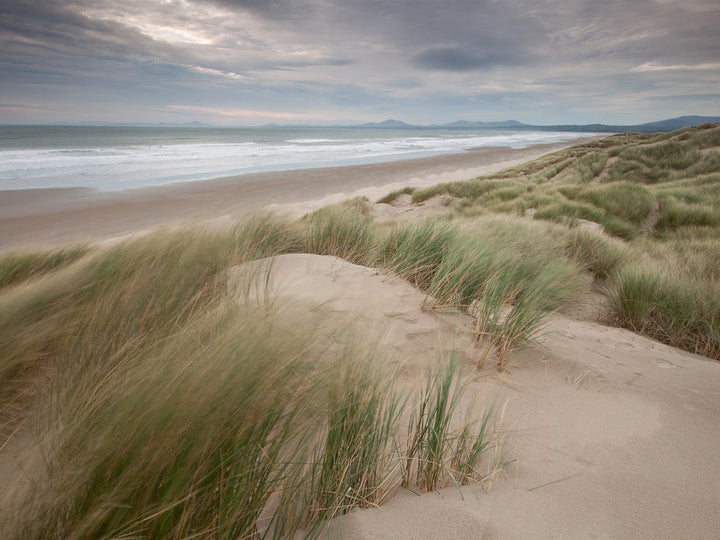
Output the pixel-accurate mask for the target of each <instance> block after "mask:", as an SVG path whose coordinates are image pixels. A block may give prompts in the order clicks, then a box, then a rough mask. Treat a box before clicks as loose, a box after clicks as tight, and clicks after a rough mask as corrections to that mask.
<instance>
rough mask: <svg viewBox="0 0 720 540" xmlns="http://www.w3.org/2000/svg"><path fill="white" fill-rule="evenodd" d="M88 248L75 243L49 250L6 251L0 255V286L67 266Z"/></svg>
mask: <svg viewBox="0 0 720 540" xmlns="http://www.w3.org/2000/svg"><path fill="white" fill-rule="evenodd" d="M88 250H89V248H88V247H87V246H85V245H75V246H69V247H66V248H60V249H54V250H51V251H42V250H41V251H28V252H22V251H17V252H11V253H6V254H4V255H2V256H0V288H2V287H7V286H8V285H12V284H13V283H18V282H21V281H25V280H27V279H30V278H32V277H37V276H40V275H43V274H46V273H48V272H51V271H53V270H56V269H58V268H62V267H63V266H67V265H68V264H70V263H72V262H74V261H76V260H77V259H79V258H80V257H82V256H83V255H85V254H86V253H87V252H88Z"/></svg>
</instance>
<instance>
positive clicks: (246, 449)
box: [0, 126, 720, 538]
mask: <svg viewBox="0 0 720 540" xmlns="http://www.w3.org/2000/svg"><path fill="white" fill-rule="evenodd" d="M719 145H720V126H700V127H697V128H689V129H685V130H680V131H679V132H675V133H672V134H663V135H633V134H623V135H620V136H614V137H609V138H607V139H604V140H601V141H595V142H592V143H589V144H587V145H581V146H579V147H574V148H571V149H568V150H566V151H563V152H560V153H556V154H553V155H550V156H545V157H544V158H541V159H540V160H537V161H536V162H531V163H528V164H524V165H522V166H519V167H515V168H513V169H509V170H507V171H504V172H502V173H500V174H498V175H493V176H492V177H487V178H481V179H477V180H473V181H469V182H463V183H459V184H445V185H441V186H438V187H435V188H432V189H430V190H419V191H413V192H412V195H413V198H414V199H415V200H422V198H424V197H430V196H433V195H434V194H439V193H450V194H452V195H454V196H456V197H460V198H461V199H463V201H462V203H461V204H460V205H459V206H458V208H457V210H455V212H454V213H453V214H452V216H453V218H451V219H446V218H434V219H430V220H426V221H423V222H417V223H408V222H397V223H393V224H376V223H374V222H373V221H372V218H371V215H370V212H369V210H368V203H367V201H365V200H361V199H357V200H353V201H348V202H346V203H343V204H340V205H335V206H332V207H328V208H324V209H321V210H319V211H318V212H314V213H312V214H310V215H308V216H306V217H305V218H304V219H302V220H299V221H296V222H289V221H284V220H281V219H278V218H274V217H272V216H261V217H254V218H249V219H247V220H245V221H244V222H242V223H240V224H238V225H237V226H236V227H232V228H228V229H187V230H176V231H166V232H161V233H156V234H153V235H149V236H146V237H141V238H136V239H131V240H127V241H125V242H122V243H120V244H117V245H115V246H112V247H106V248H102V249H101V248H93V249H89V248H87V247H82V246H80V247H70V248H67V249H65V250H58V251H52V252H37V253H32V254H9V255H5V256H2V257H0V448H2V445H3V443H4V442H5V441H7V440H8V438H10V437H12V436H13V433H15V432H17V430H20V429H22V430H25V431H26V432H32V433H35V434H36V436H37V438H38V450H39V456H40V458H41V459H40V462H39V464H40V466H39V469H38V470H39V472H37V473H32V474H33V475H35V474H37V476H33V477H32V478H31V480H32V481H31V482H30V483H29V484H28V485H29V488H28V490H27V492H26V493H24V495H23V496H22V497H20V498H18V499H16V500H15V501H14V504H15V505H16V506H14V507H13V508H12V509H9V510H8V511H6V512H4V516H3V519H2V522H0V535H1V536H2V537H3V538H48V537H51V538H61V537H62V538H65V537H123V538H129V537H167V538H187V537H208V536H212V537H218V538H243V537H249V536H253V535H256V534H260V535H265V536H268V537H281V536H282V537H288V536H293V535H296V534H300V535H306V536H309V537H317V536H319V535H320V534H321V533H322V531H323V527H325V525H326V523H327V520H328V519H330V518H332V517H334V516H336V515H339V514H342V513H344V512H347V511H349V510H350V509H352V508H355V507H369V506H375V505H378V504H381V503H382V502H384V501H385V500H386V499H387V497H389V496H390V495H391V494H392V493H393V491H394V490H396V489H397V488H398V487H399V486H400V485H401V484H404V485H406V486H408V487H410V488H413V489H414V488H417V489H419V490H421V491H429V490H433V489H437V488H438V487H441V486H443V485H447V484H448V483H454V484H457V485H462V484H464V483H467V482H477V481H480V482H483V481H486V480H487V479H488V478H489V476H488V475H492V474H493V472H494V471H495V470H496V467H498V466H501V465H502V464H503V462H504V461H503V460H504V457H503V459H501V460H500V461H498V460H497V459H491V457H490V454H491V453H492V452H490V450H493V449H496V450H498V449H501V447H502V441H501V440H500V438H499V435H498V427H497V424H498V422H499V419H498V416H497V413H496V412H495V411H494V410H493V409H492V408H491V407H490V408H485V409H484V410H482V411H480V412H478V411H477V409H472V412H468V411H469V409H468V408H467V406H466V401H467V398H466V396H464V394H463V393H464V391H465V385H464V382H463V380H462V377H461V369H460V367H459V366H458V364H457V363H455V362H448V363H444V362H440V361H439V362H438V366H437V368H436V369H435V370H434V371H433V372H432V373H430V374H429V375H428V378H427V380H426V382H425V385H424V387H423V390H422V391H421V392H420V394H419V395H409V394H406V393H404V391H403V390H401V389H398V388H397V387H396V386H394V385H393V384H392V381H393V380H394V378H393V374H392V373H391V372H388V371H386V370H385V368H384V367H383V362H382V359H381V358H377V353H376V351H374V350H373V349H372V347H369V346H367V341H368V339H369V338H368V336H363V337H364V344H363V346H358V343H357V342H351V341H348V344H347V345H348V346H347V347H344V348H341V349H331V348H327V347H323V346H322V344H318V343H317V342H315V341H314V339H315V338H314V333H313V330H312V328H305V327H304V326H303V324H304V323H303V321H302V320H293V319H292V317H290V316H289V314H290V310H283V307H287V306H277V305H276V304H275V303H274V302H272V298H271V297H272V295H271V292H269V291H268V292H267V294H266V297H267V299H268V300H269V301H268V302H257V301H256V302H244V303H243V302H239V303H236V302H233V301H231V300H230V299H229V295H228V293H229V291H228V284H227V275H226V272H227V269H228V268H229V267H231V266H233V265H235V264H238V263H242V262H246V261H250V260H253V259H256V258H262V257H267V256H271V255H274V254H280V253H292V252H311V253H318V254H329V255H335V256H338V257H342V258H344V259H347V260H349V261H351V262H354V263H358V264H365V265H370V266H377V267H382V268H386V269H390V270H393V271H394V272H396V273H397V274H398V275H400V276H402V277H404V278H406V279H408V280H410V281H411V282H412V283H414V284H415V285H416V286H418V287H419V288H421V289H422V290H424V291H426V292H427V293H428V294H430V295H432V296H433V297H434V298H435V299H436V301H437V302H438V305H440V306H447V305H450V306H455V307H457V308H461V309H469V310H471V311H473V312H474V313H475V315H476V316H477V327H476V332H477V338H478V346H479V347H480V348H481V357H489V355H490V354H491V353H493V354H494V355H495V357H496V359H497V367H498V368H499V369H500V370H504V369H507V368H508V366H509V365H510V363H511V359H512V355H511V353H512V351H513V350H516V349H518V348H522V347H524V346H526V345H527V344H529V343H532V342H533V341H534V340H536V339H537V337H538V336H539V335H541V334H542V332H543V324H544V321H545V318H546V316H547V315H548V314H549V313H552V312H553V311H555V310H558V309H562V308H563V307H564V306H567V305H568V304H571V303H572V302H573V301H574V299H575V298H577V296H578V295H579V294H580V292H581V291H582V290H583V287H586V285H583V274H584V273H587V274H590V275H592V277H593V278H594V280H595V284H596V285H595V286H596V287H599V288H600V290H602V291H603V292H604V294H605V295H606V296H607V298H608V303H609V317H611V319H612V320H613V321H615V322H616V323H617V324H618V325H621V326H624V327H627V328H630V329H632V330H634V331H637V332H641V333H644V334H647V335H650V336H653V337H655V338H657V339H659V340H661V341H664V342H666V343H670V344H672V345H675V346H679V347H682V348H684V349H686V350H690V351H693V352H697V353H700V354H704V355H707V356H709V357H711V358H716V359H720V296H719V295H718V293H717V291H719V290H720V270H718V265H717V261H718V258H719V257H720V251H718V245H719V244H718V242H719V241H720V221H719V220H718V219H717V216H716V214H717V212H716V210H715V209H716V208H717V207H718V205H719V204H720V188H719V187H718V185H720V184H719V183H718V179H719V178H720V176H719V175H720V159H718V157H717V151H716V149H717V147H718V146H719ZM407 191H408V192H409V191H411V190H407ZM657 204H659V216H658V221H657V223H656V224H655V228H654V229H651V230H650V231H649V232H644V231H642V230H641V224H642V223H643V222H644V221H645V220H646V218H647V217H648V214H649V213H650V212H651V211H652V210H653V209H654V208H656V205H657ZM528 209H533V210H534V211H535V218H536V219H527V218H526V217H523V214H524V213H525V211H526V210H528ZM580 219H590V220H592V221H597V222H598V223H600V224H601V225H602V227H603V229H604V230H588V229H585V228H582V227H581V226H580V225H579V220H580ZM408 416H410V418H409V419H408V422H407V426H408V434H407V437H403V436H401V435H400V434H401V433H402V434H403V435H405V434H404V433H403V427H402V425H403V419H407V418H408ZM1 451H2V450H0V452H1ZM498 452H499V455H501V456H504V454H503V452H502V451H500V450H498Z"/></svg>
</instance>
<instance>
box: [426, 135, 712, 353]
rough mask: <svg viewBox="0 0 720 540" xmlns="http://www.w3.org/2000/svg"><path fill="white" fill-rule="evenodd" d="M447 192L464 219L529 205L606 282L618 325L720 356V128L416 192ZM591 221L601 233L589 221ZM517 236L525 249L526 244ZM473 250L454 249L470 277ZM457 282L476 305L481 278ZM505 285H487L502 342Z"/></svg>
mask: <svg viewBox="0 0 720 540" xmlns="http://www.w3.org/2000/svg"><path fill="white" fill-rule="evenodd" d="M446 193H447V194H451V195H453V196H455V197H459V198H460V199H461V202H460V204H459V205H457V207H456V210H455V212H454V215H455V216H456V217H458V218H460V219H459V221H467V220H468V219H471V218H473V219H474V218H476V217H477V216H481V217H482V216H486V217H490V216H492V215H494V214H497V213H504V214H509V215H514V216H524V215H525V214H526V213H528V212H529V213H530V215H532V216H533V217H534V220H536V221H537V220H542V221H551V222H555V223H557V224H558V226H559V227H562V228H564V230H560V229H559V228H558V229H554V230H553V231H552V232H551V230H550V229H548V230H547V232H546V234H550V235H552V236H553V238H554V241H555V242H556V245H558V246H563V247H564V250H565V252H564V254H562V256H564V257H567V258H569V259H571V260H573V261H574V262H575V263H576V264H578V265H580V267H581V268H583V269H584V270H586V271H588V272H591V273H592V275H593V277H594V279H595V280H596V281H597V282H598V283H599V284H601V285H603V287H601V288H600V289H599V290H600V291H601V292H604V293H605V294H606V295H607V296H608V298H609V300H610V301H609V313H608V320H610V321H613V322H615V323H616V324H619V325H621V326H624V327H627V328H630V329H632V330H635V331H638V332H642V333H645V334H648V335H651V336H652V337H654V338H656V339H659V340H661V341H663V342H665V343H669V344H672V345H676V346H679V347H682V348H684V349H687V350H690V351H692V352H698V353H700V354H705V355H708V356H710V357H711V358H715V359H720V353H718V347H717V339H718V327H719V326H720V322H718V315H717V310H716V305H717V299H716V294H715V291H717V290H720V277H719V274H720V272H719V271H717V268H718V264H717V261H718V260H719V259H718V257H719V256H720V253H718V251H717V245H718V241H720V211H719V210H718V208H720V125H718V124H704V125H701V126H696V127H691V128H685V129H681V130H678V131H675V132H672V133H663V134H639V133H635V134H634V133H627V134H621V135H615V136H611V137H607V138H605V139H602V140H599V141H593V142H590V143H587V144H582V145H578V146H575V147H572V148H568V149H566V150H562V151H560V152H556V153H554V154H550V155H548V156H545V157H543V158H540V159H538V160H535V161H532V162H529V163H525V164H523V165H520V166H518V167H514V168H511V169H508V170H506V171H502V172H500V173H497V174H493V175H489V176H484V177H480V178H477V179H474V180H467V181H463V182H455V183H449V184H440V185H437V186H433V187H431V188H427V189H423V190H418V191H415V192H414V193H413V199H414V200H415V201H422V200H424V199H426V198H429V197H432V196H435V195H439V194H446ZM582 220H587V221H591V222H595V223H597V224H599V225H600V226H601V231H589V230H585V229H583V228H581V227H580V225H582ZM613 237H614V238H613ZM511 243H512V244H513V245H516V246H517V239H513V240H512V241H511ZM473 249H480V248H475V247H470V246H469V247H468V248H467V254H466V255H464V256H458V255H457V254H456V255H454V258H453V263H454V265H455V267H456V268H457V269H458V273H463V272H468V271H469V268H470V267H471V266H472V265H470V264H469V263H468V262H467V260H468V259H469V258H471V257H472V255H471V254H472V251H473ZM548 250H549V251H548V253H552V252H554V251H553V250H552V248H548ZM554 253H556V252H554ZM445 279H446V281H447V282H448V284H450V283H452V284H453V285H452V286H453V287H454V288H455V289H454V290H456V291H458V292H457V294H456V296H457V297H458V298H461V299H462V300H460V301H461V302H465V301H467V298H468V297H469V296H468V295H467V294H465V293H461V292H459V291H461V289H462V287H461V286H460V282H462V281H465V282H470V281H472V279H474V278H470V277H458V278H452V279H451V278H450V277H447V278H445ZM481 281H482V280H480V279H477V280H476V283H480V282H481ZM498 283H499V282H498ZM473 287H474V286H470V288H473ZM504 289H509V287H502V286H500V285H499V284H497V283H496V284H494V285H493V287H492V290H491V289H490V288H487V287H485V288H484V289H483V291H484V292H483V294H484V295H485V296H484V298H485V300H483V301H482V305H484V306H485V309H486V310H488V313H486V314H485V315H484V318H485V319H486V320H487V321H489V322H487V323H483V324H484V326H486V327H489V328H492V329H493V331H492V332H493V333H495V334H496V335H497V336H498V339H500V338H499V332H500V326H502V324H501V322H503V321H504V318H505V316H506V314H507V312H508V308H509V306H508V305H507V303H506V302H505V301H504V300H503V299H502V298H503V297H512V296H513V294H511V293H510V292H508V293H507V294H506V293H502V292H500V291H501V290H504ZM491 293H492V294H491ZM515 296H517V295H515ZM645 304H648V305H649V306H650V307H648V306H645ZM491 305H495V306H496V307H495V309H493V308H491V307H490V306H491ZM633 306H635V307H633ZM643 306H645V307H643ZM646 308H647V309H646ZM493 321H498V325H500V326H498V327H497V328H495V326H496V325H495V323H494V322H493ZM481 326H482V324H481ZM498 346H499V347H500V348H502V344H498Z"/></svg>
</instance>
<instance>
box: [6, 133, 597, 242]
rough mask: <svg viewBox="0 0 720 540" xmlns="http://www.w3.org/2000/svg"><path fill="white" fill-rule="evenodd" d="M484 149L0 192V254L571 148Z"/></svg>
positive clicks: (390, 186)
mask: <svg viewBox="0 0 720 540" xmlns="http://www.w3.org/2000/svg"><path fill="white" fill-rule="evenodd" d="M584 140H591V139H575V140H573V141H569V142H564V143H551V144H538V145H531V146H528V147H526V148H521V149H512V148H508V147H491V148H478V149H473V150H468V151H465V152H461V153H454V154H443V155H438V156H432V157H425V158H418V159H407V160H399V161H390V162H384V163H368V164H362V165H349V166H340V167H319V168H312V169H299V170H284V171H275V172H260V173H250V174H243V175H237V176H229V177H223V178H217V179H212V180H203V181H192V182H175V183H171V184H165V185H161V186H156V187H145V188H138V189H129V190H124V191H116V192H106V191H97V190H94V189H89V188H53V189H31V190H5V191H2V192H0V251H7V250H10V249H20V248H31V247H52V246H57V245H61V244H65V243H73V242H92V241H98V240H103V239H107V238H112V237H117V236H123V235H127V234H132V233H137V232H138V231H142V230H145V229H150V228H154V227H158V226H168V225H178V224H182V223H188V222H192V221H207V220H209V219H215V218H218V217H221V216H229V217H231V218H233V219H236V218H239V217H241V216H243V215H247V214H248V213H253V212H262V211H273V212H278V213H283V214H286V215H290V216H293V217H298V216H299V215H302V214H303V213H305V212H308V211H312V210H315V209H317V208H320V207H322V206H324V205H326V204H331V203H334V202H340V201H342V200H344V199H346V198H349V197H357V196H365V197H368V198H369V199H370V200H371V201H372V202H375V200H377V199H379V198H380V197H382V196H383V195H385V194H387V193H388V192H390V191H392V190H395V189H400V188H402V187H405V186H413V187H423V186H429V185H433V184H437V183H441V182H451V181H456V180H466V179H470V178H474V177H476V176H480V175H483V174H490V173H493V172H497V171H500V170H503V169H505V168H508V167H512V166H514V165H518V164H520V163H523V162H525V161H529V160H532V159H536V158H538V157H540V156H542V155H544V154H547V153H550V152H554V151H557V150H560V149H562V148H567V147H569V146H572V145H574V144H579V143H581V142H583V141H584Z"/></svg>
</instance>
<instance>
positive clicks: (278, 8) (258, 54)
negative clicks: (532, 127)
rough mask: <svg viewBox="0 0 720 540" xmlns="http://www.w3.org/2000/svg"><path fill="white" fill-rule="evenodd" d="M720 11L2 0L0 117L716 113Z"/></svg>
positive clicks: (476, 2) (554, 0)
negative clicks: (224, 111)
mask: <svg viewBox="0 0 720 540" xmlns="http://www.w3.org/2000/svg"><path fill="white" fill-rule="evenodd" d="M718 27H720V6H719V5H717V2H716V1H715V0H682V1H675V0H662V1H661V0H607V1H604V2H597V1H595V0H518V1H514V2H506V1H500V0H482V1H481V0H472V1H471V0H445V1H438V0H392V1H388V0H354V1H352V2H348V1H341V0H269V1H268V0H206V1H199V0H170V1H169V2H162V3H160V2H147V1H144V0H125V1H124V2H122V3H120V2H116V1H113V0H66V1H63V2H57V1H55V0H36V1H29V0H18V1H14V2H1V3H0V102H2V103H5V104H16V105H18V106H17V107H10V106H4V107H2V113H0V122H1V121H21V120H22V119H23V118H25V117H24V116H23V114H27V111H32V110H38V111H43V112H44V114H47V115H49V116H47V120H57V119H65V118H60V116H62V115H61V114H60V113H58V117H57V118H52V117H51V113H50V112H47V111H52V110H53V109H52V107H51V106H50V105H49V104H51V103H55V104H56V105H57V110H58V111H60V110H67V111H77V110H80V111H82V110H83V109H82V107H81V104H89V103H93V104H96V108H95V109H92V108H91V107H87V109H88V110H89V109H92V111H93V114H97V113H96V112H95V111H103V103H105V104H108V103H112V107H106V110H107V111H108V112H107V113H106V114H108V115H110V114H117V115H119V116H122V117H123V118H125V119H127V117H128V115H133V114H135V115H141V114H147V111H148V110H153V111H158V110H163V106H164V105H166V106H170V105H172V106H178V105H182V106H186V105H197V104H202V105H203V106H204V107H211V106H212V107H227V108H233V107H235V108H240V107H241V108H243V109H251V108H258V109H262V110H278V111H285V112H288V113H290V112H295V113H297V112H303V113H307V114H308V115H310V116H312V117H316V118H317V119H318V120H323V119H324V118H328V119H330V118H335V117H338V116H339V115H344V116H343V117H347V118H350V117H357V118H358V119H360V118H368V119H381V118H382V117H384V116H398V115H399V113H400V112H405V114H406V115H407V116H406V117H405V118H406V119H407V120H408V121H428V122H432V121H442V120H447V119H452V118H456V117H465V118H469V119H475V118H478V119H502V118H511V117H517V118H518V119H520V120H525V121H529V122H539V121H559V122H570V121H579V122H581V121H597V120H603V121H615V120H613V118H609V117H608V114H609V113H608V111H616V112H614V113H612V114H615V115H617V117H618V118H620V117H621V116H622V117H624V116H625V115H626V113H625V112H622V111H620V109H619V107H628V104H629V103H634V111H635V114H636V115H637V121H641V120H645V119H655V118H657V117H658V116H667V115H672V114H674V112H676V111H677V112H683V113H687V112H697V113H700V114H720V103H719V101H720V97H718V95H719V91H718V87H717V81H718V80H720V60H719V59H720V40H718V39H717V37H716V33H717V28H718ZM713 96H716V97H713ZM658 100H661V101H662V102H663V104H665V105H667V106H665V105H664V109H663V110H662V111H658V110H656V109H655V108H653V107H656V105H654V104H655V103H657V102H658ZM2 103H0V104H2ZM694 107H703V109H702V110H695V109H694ZM708 109H710V110H708ZM14 110H17V111H25V112H18V113H17V114H16V116H11V114H15V113H12V112H11V111H14ZM179 110H182V111H184V110H186V109H177V108H176V109H173V111H174V112H172V113H171V112H169V111H170V109H168V113H167V114H168V115H170V114H175V115H178V114H181V113H179V112H178V111H179ZM593 111H596V113H595V115H594V114H593ZM38 114H39V113H38ZM68 114H69V113H68ZM88 114H90V113H88ZM183 114H186V113H183ZM187 114H189V113H187ZM523 114H525V115H526V116H522V115H523ZM543 116H553V118H547V119H545V118H543ZM27 118H30V117H27ZM35 118H40V116H37V117H32V119H35ZM107 119H110V120H112V119H113V118H107ZM167 119H168V118H164V117H163V118H162V120H167ZM137 120H146V118H137Z"/></svg>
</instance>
